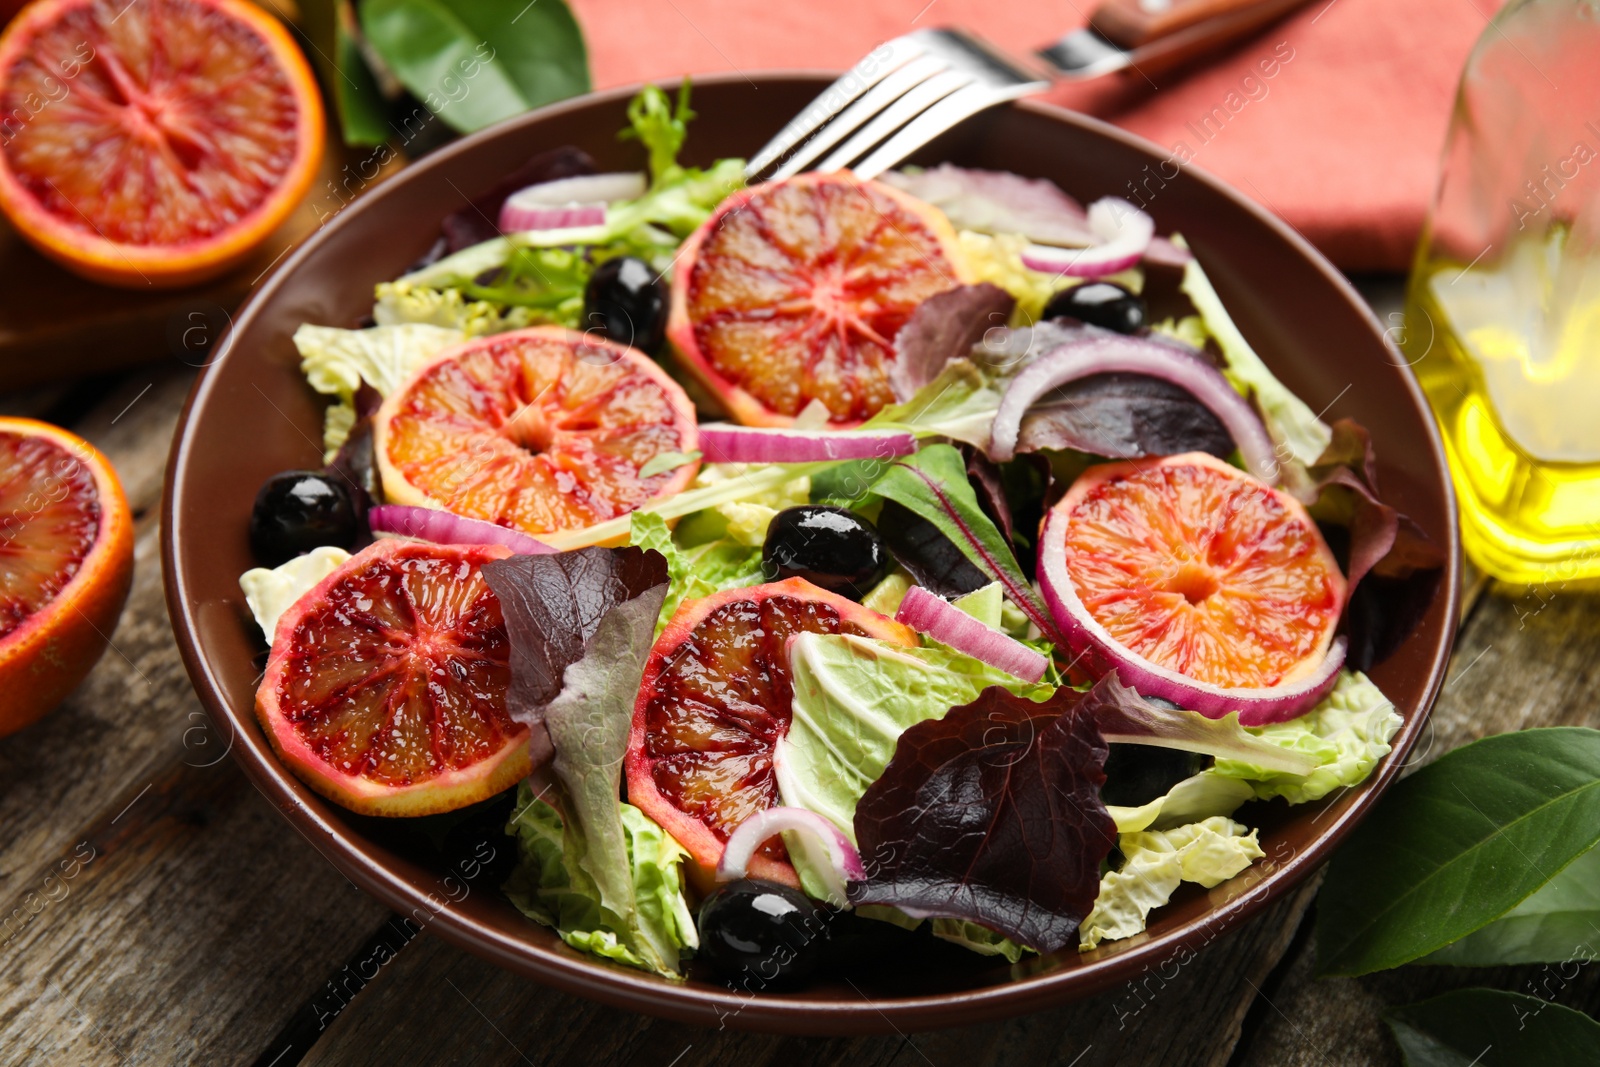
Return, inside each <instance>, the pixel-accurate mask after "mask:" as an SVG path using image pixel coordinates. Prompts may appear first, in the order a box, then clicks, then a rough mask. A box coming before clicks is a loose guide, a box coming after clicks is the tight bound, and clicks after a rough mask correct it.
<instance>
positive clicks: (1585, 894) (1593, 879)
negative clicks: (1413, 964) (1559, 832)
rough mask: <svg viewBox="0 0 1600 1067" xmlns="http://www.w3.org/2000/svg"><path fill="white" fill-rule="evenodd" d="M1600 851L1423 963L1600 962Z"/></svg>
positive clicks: (1574, 863)
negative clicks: (1486, 924) (1599, 960)
mask: <svg viewBox="0 0 1600 1067" xmlns="http://www.w3.org/2000/svg"><path fill="white" fill-rule="evenodd" d="M1596 946H1600V847H1596V848H1591V849H1590V850H1589V851H1588V852H1585V853H1584V854H1583V855H1582V856H1579V857H1578V858H1577V859H1575V860H1573V861H1572V863H1571V864H1570V865H1569V866H1568V867H1567V869H1566V870H1564V871H1562V872H1561V873H1560V874H1558V875H1556V876H1555V877H1554V878H1552V879H1551V880H1550V881H1548V882H1546V883H1545V885H1544V888H1543V889H1540V890H1539V891H1538V892H1536V893H1534V894H1533V896H1531V897H1529V898H1528V899H1527V900H1524V901H1523V902H1522V903H1521V904H1518V905H1517V906H1516V907H1514V908H1512V909H1511V910H1510V911H1508V912H1506V913H1505V914H1504V915H1502V916H1500V918H1498V919H1496V920H1495V921H1494V922H1492V923H1490V924H1489V925H1488V926H1485V927H1484V928H1483V929H1481V930H1478V931H1476V932H1474V933H1470V934H1468V935H1467V936H1466V937H1463V938H1462V939H1461V940H1460V941H1457V942H1455V943H1454V944H1450V945H1446V946H1445V947H1444V948H1441V949H1440V950H1439V951H1437V952H1433V953H1430V954H1428V955H1426V956H1424V957H1422V958H1421V959H1420V960H1418V961H1417V962H1418V963H1438V964H1448V965H1451V966H1456V967H1497V966H1501V965H1507V964H1516V963H1566V962H1568V961H1570V960H1595V959H1600V948H1597V947H1596Z"/></svg>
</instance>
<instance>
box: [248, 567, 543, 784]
mask: <svg viewBox="0 0 1600 1067" xmlns="http://www.w3.org/2000/svg"><path fill="white" fill-rule="evenodd" d="M510 554H511V550H510V549H508V548H504V547H501V546H500V545H433V544H424V543H418V542H411V541H398V540H388V541H379V542H378V543H377V544H375V545H372V546H371V547H370V548H366V549H363V550H362V551H361V552H359V553H357V554H356V555H355V556H353V557H352V558H351V559H349V560H347V561H346V562H345V563H344V564H343V565H341V566H340V567H339V569H338V570H336V571H334V572H333V573H332V574H330V575H328V577H327V578H325V579H323V580H322V582H320V583H319V584H318V585H317V586H316V587H315V588H313V589H312V590H311V591H310V592H308V593H306V594H305V595H304V596H302V597H301V598H300V599H299V600H297V601H295V603H294V606H293V607H291V608H290V609H289V610H288V611H287V612H286V613H285V614H284V616H283V618H282V619H280V620H279V622H278V629H277V635H276V638H275V639H274V641H273V643H272V655H271V657H270V658H269V659H268V660H267V672H266V677H265V678H263V680H262V682H261V688H260V689H258V690H257V691H256V716H257V718H259V719H260V720H261V727H262V729H263V730H265V731H266V734H267V737H268V739H269V740H270V741H271V742H272V747H273V748H274V749H275V750H277V753H278V756H279V757H280V758H281V759H282V760H283V762H284V763H285V764H287V765H288V767H289V769H290V770H291V771H293V772H294V774H295V775H296V777H298V778H299V779H300V780H301V781H303V782H305V783H306V785H308V786H310V787H311V788H312V789H315V790H316V791H317V792H318V793H321V794H322V795H323V796H325V797H327V798H328V799H329V800H332V801H333V802H334V803H336V804H340V805H342V806H344V807H346V808H349V809H350V810H351V811H354V812H359V813H361V814H363V815H430V814H434V813H436V812H441V811H452V810H454V809H456V808H462V807H466V806H467V805H468V804H474V803H477V802H478V801H480V800H483V799H485V798H487V797H490V796H493V795H494V794H496V793H498V792H500V791H501V790H504V789H507V788H509V787H511V786H513V785H515V784H516V783H517V782H518V781H520V780H521V779H523V778H525V777H527V775H528V773H529V772H530V771H532V769H533V766H532V760H531V758H530V756H529V753H528V728H527V727H526V726H521V725H519V724H518V723H516V722H514V721H512V719H511V717H510V715H509V714H508V713H507V711H506V688H507V687H508V686H509V685H510V684H511V668H510V666H509V663H508V661H509V657H510V645H509V642H508V640H507V637H506V628H505V621H504V619H503V618H502V616H501V614H500V602H499V601H498V600H497V599H495V595H494V593H492V592H491V591H490V589H489V585H488V583H487V582H485V581H484V580H483V575H482V574H481V573H479V571H480V568H481V567H482V566H483V565H484V564H485V563H488V562H489V561H491V560H496V559H501V558H503V557H505V556H509V555H510Z"/></svg>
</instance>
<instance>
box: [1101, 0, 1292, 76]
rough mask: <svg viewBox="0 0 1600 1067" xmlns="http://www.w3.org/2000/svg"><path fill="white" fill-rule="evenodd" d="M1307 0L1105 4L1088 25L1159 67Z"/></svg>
mask: <svg viewBox="0 0 1600 1067" xmlns="http://www.w3.org/2000/svg"><path fill="white" fill-rule="evenodd" d="M1307 2H1308V0H1105V3H1103V4H1101V5H1100V7H1099V8H1098V9H1097V10H1096V11H1095V13H1094V16H1093V17H1092V18H1091V19H1090V20H1089V24H1090V25H1091V26H1093V27H1094V29H1095V30H1096V31H1098V32H1099V33H1100V35H1101V36H1103V37H1105V38H1106V39H1107V40H1109V41H1111V42H1112V43H1113V44H1116V45H1120V46H1122V47H1123V48H1126V49H1129V50H1132V51H1134V52H1135V53H1136V55H1137V53H1144V54H1145V56H1144V58H1146V59H1149V60H1156V59H1159V60H1160V61H1161V62H1162V65H1163V66H1165V65H1171V64H1177V63H1182V62H1185V61H1187V60H1188V59H1191V58H1193V57H1194V56H1197V55H1200V54H1202V53H1204V52H1207V51H1210V50H1212V49H1214V48H1215V47H1216V46H1217V45H1220V44H1222V43H1224V42H1226V41H1230V40H1233V39H1234V38H1237V37H1243V36H1245V35H1246V34H1249V33H1251V32H1253V31H1255V30H1257V29H1260V28H1261V27H1263V26H1265V25H1267V24H1268V23H1270V22H1274V21H1276V20H1277V19H1279V18H1281V17H1282V16H1284V15H1286V14H1288V13H1289V12H1290V11H1292V10H1294V9H1295V8H1297V7H1301V6H1303V5H1304V4H1305V3H1307Z"/></svg>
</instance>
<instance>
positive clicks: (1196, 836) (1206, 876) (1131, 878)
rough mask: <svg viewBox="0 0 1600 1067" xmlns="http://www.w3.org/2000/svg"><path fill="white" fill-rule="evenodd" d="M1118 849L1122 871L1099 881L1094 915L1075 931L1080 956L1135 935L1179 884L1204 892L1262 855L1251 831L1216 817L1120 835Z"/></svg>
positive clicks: (1112, 872)
mask: <svg viewBox="0 0 1600 1067" xmlns="http://www.w3.org/2000/svg"><path fill="white" fill-rule="evenodd" d="M1118 848H1119V849H1120V851H1121V852H1122V857H1123V858H1122V865H1121V866H1120V867H1118V868H1117V869H1116V870H1113V871H1107V872H1106V874H1105V875H1104V876H1103V877H1102V878H1101V879H1100V895H1099V896H1098V897H1096V898H1095V902H1094V910H1093V911H1091V912H1090V913H1089V915H1088V917H1086V918H1085V919H1084V920H1083V923H1082V924H1081V925H1080V926H1079V928H1078V940H1079V943H1078V947H1079V949H1080V950H1082V951H1085V952H1087V951H1088V950H1089V949H1092V948H1094V947H1096V946H1097V945H1099V944H1100V943H1101V942H1102V941H1120V940H1122V939H1123V938H1125V937H1132V936H1133V935H1134V934H1137V933H1139V932H1141V931H1142V930H1143V929H1144V927H1145V922H1146V921H1147V920H1148V918H1149V916H1150V912H1151V911H1153V910H1154V909H1156V908H1159V907H1160V906H1161V905H1163V904H1165V903H1166V902H1167V901H1169V900H1171V899H1172V894H1173V892H1174V891H1176V890H1177V888H1178V885H1179V883H1181V882H1197V883H1199V884H1200V885H1203V886H1205V887H1206V888H1207V889H1209V888H1211V887H1212V886H1216V885H1220V884H1222V883H1223V882H1225V881H1227V880H1228V879H1229V878H1232V877H1233V876H1234V875H1236V874H1238V873H1239V872H1240V871H1242V870H1244V869H1245V868H1246V867H1248V866H1250V864H1251V863H1253V862H1254V861H1256V860H1258V859H1260V858H1261V857H1262V856H1263V855H1265V853H1263V852H1262V851H1261V844H1260V842H1259V841H1258V840H1257V839H1256V831H1255V830H1252V829H1250V828H1248V827H1246V826H1243V825H1241V824H1239V823H1236V822H1234V821H1233V820H1232V819H1227V818H1224V817H1222V816H1215V817H1213V818H1209V819H1204V820H1202V821H1200V822H1195V823H1189V824H1187V825H1184V826H1178V827H1174V828H1173V829H1171V830H1144V831H1141V832H1139V833H1131V834H1122V835H1121V836H1120V838H1119V839H1118Z"/></svg>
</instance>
